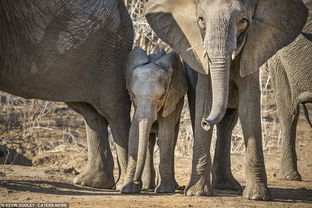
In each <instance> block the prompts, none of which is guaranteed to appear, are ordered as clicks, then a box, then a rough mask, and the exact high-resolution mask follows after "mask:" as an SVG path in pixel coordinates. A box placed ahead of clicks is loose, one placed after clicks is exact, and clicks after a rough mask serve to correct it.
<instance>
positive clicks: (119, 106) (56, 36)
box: [0, 0, 133, 188]
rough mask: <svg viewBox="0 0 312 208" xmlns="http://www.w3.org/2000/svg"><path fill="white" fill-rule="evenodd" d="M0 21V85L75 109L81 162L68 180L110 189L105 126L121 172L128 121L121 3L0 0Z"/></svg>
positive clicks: (127, 46) (129, 32)
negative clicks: (83, 139) (80, 121)
mask: <svg viewBox="0 0 312 208" xmlns="http://www.w3.org/2000/svg"><path fill="white" fill-rule="evenodd" d="M0 25H1V28H0V57H1V59H0V89H1V90H3V91H6V92H9V93H12V94H14V95H18V96H21V97H24V98H36V99H44V100H51V101H62V102H65V103H67V104H68V106H69V107H71V108H72V109H73V110H75V111H76V112H78V113H79V114H81V115H82V116H83V118H84V120H85V123H86V128H87V129H86V132H87V143H88V163H87V166H86V168H85V170H84V172H82V173H81V174H80V175H79V176H78V177H77V178H75V180H74V181H75V182H76V183H79V184H82V185H87V186H92V187H100V188H112V187H113V186H114V185H115V181H114V177H113V167H114V165H113V159H112V153H111V150H110V147H109V143H108V131H107V127H108V125H110V128H111V130H112V134H113V137H114V140H115V142H116V144H117V145H116V146H117V153H118V160H119V164H120V167H121V173H125V169H126V164H127V148H128V134H129V133H128V132H129V127H130V118H129V117H130V115H129V111H130V98H129V96H128V93H127V90H126V83H125V78H124V72H123V67H122V64H123V62H124V60H125V59H126V57H127V55H128V53H129V52H130V50H131V48H132V42H133V28H132V23H131V19H130V17H129V15H128V13H127V9H126V7H125V5H124V3H123V1H122V0H93V1H88V0H69V1H68V0H55V1H49V0H16V1H11V0H2V1H0ZM120 183H121V184H122V181H121V182H120Z"/></svg>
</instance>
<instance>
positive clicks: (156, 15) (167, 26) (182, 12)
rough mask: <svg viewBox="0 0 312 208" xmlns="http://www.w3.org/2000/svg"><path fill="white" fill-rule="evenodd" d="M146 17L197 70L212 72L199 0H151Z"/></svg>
mask: <svg viewBox="0 0 312 208" xmlns="http://www.w3.org/2000/svg"><path fill="white" fill-rule="evenodd" d="M145 17H146V19H147V21H148V23H149V24H150V26H151V27H152V29H153V30H154V32H155V33H156V34H157V35H158V36H159V37H160V38H161V39H162V40H163V41H165V42H166V43H167V44H169V45H170V46H171V47H172V48H173V49H174V50H175V51H176V52H177V53H178V54H180V55H181V57H182V58H183V60H184V61H185V62H187V63H188V65H190V66H191V67H192V68H193V69H195V70H196V71H198V72H200V73H203V74H208V73H209V66H208V59H206V58H204V47H203V38H202V34H201V32H200V29H199V27H198V25H197V13H196V3H195V0H149V1H148V2H147V4H146V7H145Z"/></svg>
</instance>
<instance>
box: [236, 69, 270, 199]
mask: <svg viewBox="0 0 312 208" xmlns="http://www.w3.org/2000/svg"><path fill="white" fill-rule="evenodd" d="M238 87H239V117H240V120H241V124H242V129H243V135H244V140H245V146H246V167H245V171H246V188H245V190H244V192H243V197H244V198H247V199H254V200H270V199H271V193H270V190H269V188H268V186H267V176H266V172H265V167H264V157H263V150H262V133H261V114H260V89H259V74H258V73H254V74H252V75H249V76H247V77H245V78H242V79H241V80H240V83H239V85H238Z"/></svg>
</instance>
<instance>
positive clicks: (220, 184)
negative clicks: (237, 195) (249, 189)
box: [212, 174, 242, 192]
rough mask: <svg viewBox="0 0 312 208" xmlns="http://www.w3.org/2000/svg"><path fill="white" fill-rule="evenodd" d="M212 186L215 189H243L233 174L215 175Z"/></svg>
mask: <svg viewBox="0 0 312 208" xmlns="http://www.w3.org/2000/svg"><path fill="white" fill-rule="evenodd" d="M212 186H213V188H214V189H219V190H232V191H240V192H241V191H242V187H241V185H240V184H239V183H238V181H237V180H236V179H235V178H234V177H233V176H232V174H231V175H229V174H228V175H227V176H225V177H220V176H217V175H216V176H215V177H214V178H213V180H212Z"/></svg>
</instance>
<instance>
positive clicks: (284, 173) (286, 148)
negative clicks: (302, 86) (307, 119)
mask: <svg viewBox="0 0 312 208" xmlns="http://www.w3.org/2000/svg"><path fill="white" fill-rule="evenodd" d="M298 117H299V107H297V108H296V109H295V110H293V111H284V110H283V112H280V118H281V123H282V136H283V138H282V158H281V163H280V168H279V169H278V171H277V173H276V176H277V177H278V178H279V179H282V180H297V181H300V180H301V175H300V173H299V171H298V167H297V154H296V129H297V122H298Z"/></svg>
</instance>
